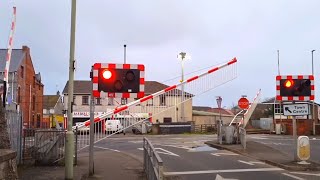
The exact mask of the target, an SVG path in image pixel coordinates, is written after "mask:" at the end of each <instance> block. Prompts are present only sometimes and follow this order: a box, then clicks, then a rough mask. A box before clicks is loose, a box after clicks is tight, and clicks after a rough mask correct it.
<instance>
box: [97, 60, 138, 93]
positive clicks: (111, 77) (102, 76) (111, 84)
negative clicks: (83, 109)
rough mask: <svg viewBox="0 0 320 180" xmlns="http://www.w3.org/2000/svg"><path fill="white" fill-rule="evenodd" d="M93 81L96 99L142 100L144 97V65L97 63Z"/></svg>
mask: <svg viewBox="0 0 320 180" xmlns="http://www.w3.org/2000/svg"><path fill="white" fill-rule="evenodd" d="M92 81H93V95H94V97H120V98H130V97H132V98H141V97H143V96H144V65H141V64H103V63H96V64H94V66H93V78H92Z"/></svg>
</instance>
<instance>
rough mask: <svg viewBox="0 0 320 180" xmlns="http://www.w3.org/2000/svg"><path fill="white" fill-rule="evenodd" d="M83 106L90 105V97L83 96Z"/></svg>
mask: <svg viewBox="0 0 320 180" xmlns="http://www.w3.org/2000/svg"><path fill="white" fill-rule="evenodd" d="M82 105H89V96H82Z"/></svg>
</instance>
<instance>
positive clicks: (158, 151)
mask: <svg viewBox="0 0 320 180" xmlns="http://www.w3.org/2000/svg"><path fill="white" fill-rule="evenodd" d="M137 149H138V150H141V151H143V148H137ZM154 149H155V150H156V151H157V153H158V154H166V155H170V156H176V157H180V156H179V155H178V154H175V153H173V152H171V151H168V150H165V149H162V148H154Z"/></svg>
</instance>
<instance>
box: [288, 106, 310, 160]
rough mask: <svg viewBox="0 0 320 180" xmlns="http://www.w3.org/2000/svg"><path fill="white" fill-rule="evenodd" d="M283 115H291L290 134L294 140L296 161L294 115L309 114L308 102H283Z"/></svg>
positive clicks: (295, 121)
mask: <svg viewBox="0 0 320 180" xmlns="http://www.w3.org/2000/svg"><path fill="white" fill-rule="evenodd" d="M283 110H284V111H283V115H285V116H292V129H293V130H292V135H293V141H294V160H295V161H298V155H297V120H296V116H303V115H309V105H308V104H295V103H294V102H293V104H284V105H283Z"/></svg>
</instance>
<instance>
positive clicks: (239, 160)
mask: <svg viewBox="0 0 320 180" xmlns="http://www.w3.org/2000/svg"><path fill="white" fill-rule="evenodd" d="M238 161H239V162H241V163H244V164H248V165H251V166H253V165H254V164H252V163H250V162H246V161H242V160H238Z"/></svg>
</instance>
